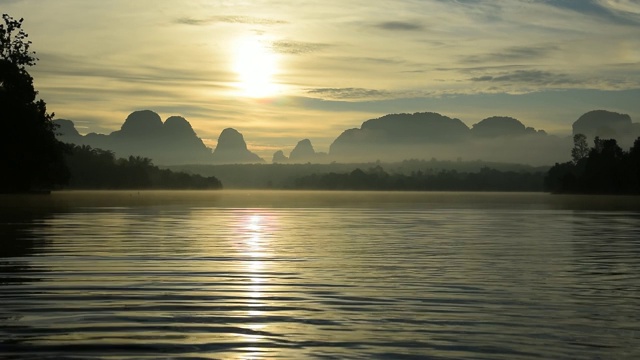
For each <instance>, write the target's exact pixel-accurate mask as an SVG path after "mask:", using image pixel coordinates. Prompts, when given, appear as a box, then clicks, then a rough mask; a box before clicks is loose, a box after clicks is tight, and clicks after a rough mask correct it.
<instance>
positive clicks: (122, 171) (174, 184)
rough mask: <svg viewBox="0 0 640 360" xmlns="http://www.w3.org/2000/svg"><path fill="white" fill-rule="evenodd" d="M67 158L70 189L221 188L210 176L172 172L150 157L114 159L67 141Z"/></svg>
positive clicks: (103, 151)
mask: <svg viewBox="0 0 640 360" xmlns="http://www.w3.org/2000/svg"><path fill="white" fill-rule="evenodd" d="M67 146H68V151H67V156H66V162H67V165H68V166H69V170H70V173H71V176H70V180H69V187H70V188H73V189H221V188H222V184H221V183H220V181H219V180H218V179H217V178H215V177H213V176H210V177H204V176H201V175H192V174H187V173H184V172H173V171H171V170H166V169H160V168H158V167H157V166H154V165H153V163H152V162H151V159H148V158H144V157H140V156H129V158H128V159H116V157H115V154H114V153H113V152H111V151H107V150H101V149H93V148H91V147H90V146H87V145H83V146H78V145H67Z"/></svg>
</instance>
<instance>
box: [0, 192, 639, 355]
mask: <svg viewBox="0 0 640 360" xmlns="http://www.w3.org/2000/svg"><path fill="white" fill-rule="evenodd" d="M0 216H2V217H1V218H0V219H1V220H2V221H1V222H0V239H1V240H0V358H9V359H11V358H20V359H22V358H38V359H42V358H51V359H64V358H82V359H85V358H118V359H120V358H135V359H140V358H153V359H155V358H194V359H197V358H221V359H226V358H230V359H254V358H269V359H272V358H292V359H300V358H322V359H324V358H336V359H343V358H363V359H371V358H377V359H387V358H389V359H411V358H415V359H418V358H431V359H461V358H466V359H637V358H640V199H638V198H608V197H566V196H565V197H561V196H551V195H544V194H465V193H349V192H344V193H307V192H256V191H254V192H246V191H245V192H242V191H235V192H233V191H229V192H228V191H223V192H142V193H137V192H115V193H113V192H112V193H110V192H102V193H89V192H84V193H76V192H72V193H56V194H53V195H52V196H49V197H47V196H32V197H16V196H13V197H7V196H5V197H0Z"/></svg>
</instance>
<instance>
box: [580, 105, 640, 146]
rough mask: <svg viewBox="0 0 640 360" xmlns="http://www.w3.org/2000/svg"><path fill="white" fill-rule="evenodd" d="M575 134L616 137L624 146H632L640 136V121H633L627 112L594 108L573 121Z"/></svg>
mask: <svg viewBox="0 0 640 360" xmlns="http://www.w3.org/2000/svg"><path fill="white" fill-rule="evenodd" d="M572 128H573V134H574V135H575V134H583V135H586V136H587V138H589V139H590V140H593V138H594V137H596V136H599V137H600V138H602V139H616V140H618V142H619V143H620V144H622V145H623V146H630V145H631V144H633V141H634V140H635V139H636V138H638V137H639V136H640V123H633V122H631V117H630V116H629V115H627V114H620V113H617V112H613V111H606V110H593V111H589V112H587V113H585V114H584V115H582V116H580V117H579V118H578V119H577V120H576V121H575V122H574V123H573V126H572Z"/></svg>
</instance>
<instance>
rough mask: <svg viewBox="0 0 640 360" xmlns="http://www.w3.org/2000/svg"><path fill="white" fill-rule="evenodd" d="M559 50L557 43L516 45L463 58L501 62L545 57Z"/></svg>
mask: <svg viewBox="0 0 640 360" xmlns="http://www.w3.org/2000/svg"><path fill="white" fill-rule="evenodd" d="M557 50H558V47H557V46H556V45H544V46H542V45H541V46H514V47H508V48H505V49H503V50H501V51H497V52H491V53H487V54H482V55H470V56H466V57H465V58H463V59H462V61H461V62H462V63H466V64H482V63H496V62H498V63H501V62H514V61H522V60H526V61H529V62H530V61H531V60H537V59H540V58H544V57H546V56H548V55H550V54H551V53H553V52H555V51H557Z"/></svg>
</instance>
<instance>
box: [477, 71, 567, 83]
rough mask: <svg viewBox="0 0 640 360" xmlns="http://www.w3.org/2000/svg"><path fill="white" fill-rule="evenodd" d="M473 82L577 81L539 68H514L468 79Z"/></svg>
mask: <svg viewBox="0 0 640 360" xmlns="http://www.w3.org/2000/svg"><path fill="white" fill-rule="evenodd" d="M469 80H471V81H474V82H494V83H511V84H513V83H524V84H533V85H569V84H571V85H573V84H577V83H579V82H578V81H577V80H575V79H572V78H571V77H569V76H568V75H566V74H555V73H551V72H548V71H541V70H516V71H513V72H510V73H502V74H499V75H483V76H478V77H474V78H471V79H469Z"/></svg>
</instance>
